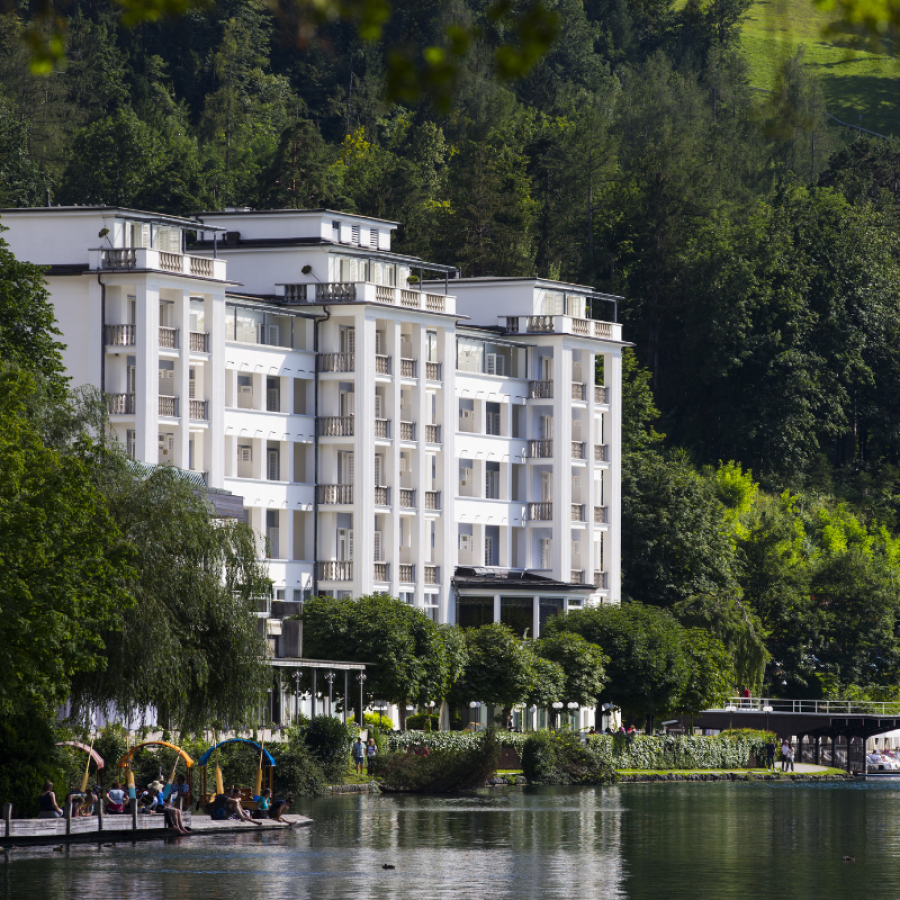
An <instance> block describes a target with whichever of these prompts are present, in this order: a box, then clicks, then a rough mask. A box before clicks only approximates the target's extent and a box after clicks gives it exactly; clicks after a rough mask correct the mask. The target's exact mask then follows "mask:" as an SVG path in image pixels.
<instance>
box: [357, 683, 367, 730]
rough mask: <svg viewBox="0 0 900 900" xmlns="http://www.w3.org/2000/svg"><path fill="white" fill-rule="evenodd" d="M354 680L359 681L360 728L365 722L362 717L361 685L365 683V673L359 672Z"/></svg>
mask: <svg viewBox="0 0 900 900" xmlns="http://www.w3.org/2000/svg"><path fill="white" fill-rule="evenodd" d="M356 680H357V681H358V682H359V727H360V728H362V727H363V726H364V725H365V724H366V721H365V719H364V718H363V687H364V685H365V683H366V673H365V672H360V673H359V675H357V676H356Z"/></svg>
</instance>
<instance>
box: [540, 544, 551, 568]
mask: <svg viewBox="0 0 900 900" xmlns="http://www.w3.org/2000/svg"><path fill="white" fill-rule="evenodd" d="M551 547H552V541H551V540H550V538H541V569H544V570H546V569H552V568H553V561H552V559H551V558H550V551H551Z"/></svg>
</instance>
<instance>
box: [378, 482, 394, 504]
mask: <svg viewBox="0 0 900 900" xmlns="http://www.w3.org/2000/svg"><path fill="white" fill-rule="evenodd" d="M375 505H376V506H390V505H391V489H390V488H389V487H376V488H375Z"/></svg>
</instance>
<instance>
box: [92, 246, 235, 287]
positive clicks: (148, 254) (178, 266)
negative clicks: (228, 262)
mask: <svg viewBox="0 0 900 900" xmlns="http://www.w3.org/2000/svg"><path fill="white" fill-rule="evenodd" d="M91 255H92V261H91V264H92V266H95V267H96V268H98V269H106V270H109V271H117V270H118V271H121V270H123V269H124V270H129V269H132V270H133V269H140V270H144V269H155V270H158V271H160V272H166V273H167V274H169V275H192V276H194V277H195V278H208V279H210V280H211V281H224V280H225V260H224V259H210V258H209V257H207V256H188V255H187V254H183V253H168V252H167V251H165V250H153V249H151V248H149V247H106V248H102V249H99V250H93V251H92V252H91Z"/></svg>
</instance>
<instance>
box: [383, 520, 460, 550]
mask: <svg viewBox="0 0 900 900" xmlns="http://www.w3.org/2000/svg"><path fill="white" fill-rule="evenodd" d="M400 521H401V522H402V521H403V520H402V519H401V520H400ZM472 546H473V539H472V535H471V534H461V535H460V536H459V549H460V550H461V551H462V552H463V553H471V552H472Z"/></svg>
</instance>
